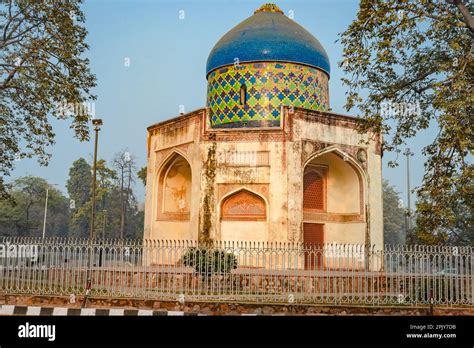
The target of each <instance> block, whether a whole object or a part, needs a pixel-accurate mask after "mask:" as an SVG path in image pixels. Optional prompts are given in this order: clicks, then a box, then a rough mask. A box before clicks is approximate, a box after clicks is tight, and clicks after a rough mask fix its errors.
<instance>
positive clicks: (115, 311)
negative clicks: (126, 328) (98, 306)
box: [109, 308, 123, 316]
mask: <svg viewBox="0 0 474 348" xmlns="http://www.w3.org/2000/svg"><path fill="white" fill-rule="evenodd" d="M116 315H123V309H118V308H112V309H110V310H109V316H116Z"/></svg>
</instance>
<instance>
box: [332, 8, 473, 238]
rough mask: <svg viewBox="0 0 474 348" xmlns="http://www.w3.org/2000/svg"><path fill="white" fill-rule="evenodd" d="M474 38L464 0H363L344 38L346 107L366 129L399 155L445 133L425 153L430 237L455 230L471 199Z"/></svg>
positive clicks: (424, 210) (422, 225)
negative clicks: (459, 211) (419, 138)
mask: <svg viewBox="0 0 474 348" xmlns="http://www.w3.org/2000/svg"><path fill="white" fill-rule="evenodd" d="M471 12H472V11H471ZM473 35H474V22H473V17H472V15H471V13H470V11H469V9H468V4H466V3H464V2H463V1H460V0H452V1H446V0H384V1H381V0H377V1H373V0H361V2H360V8H359V11H358V14H357V18H356V20H355V21H354V22H353V23H351V25H350V26H349V28H348V29H347V30H346V31H345V32H344V33H342V34H341V42H342V44H343V46H344V52H343V61H342V62H341V66H342V68H343V70H344V71H345V72H346V73H347V74H348V77H347V78H344V79H343V82H344V83H345V84H346V85H347V86H348V93H347V103H346V108H347V109H348V110H351V109H352V108H358V109H359V110H360V113H361V119H362V120H363V122H360V127H359V128H360V131H361V132H367V131H372V132H374V131H375V132H378V133H381V134H382V135H385V136H384V144H383V145H384V149H385V150H387V151H395V152H396V153H398V152H400V151H401V147H402V146H403V145H404V144H405V143H406V140H407V139H409V138H411V137H414V136H416V135H417V134H419V132H420V131H421V130H424V129H427V128H428V127H429V126H431V125H434V126H435V127H436V128H437V129H438V132H437V134H436V137H435V139H434V140H433V141H432V142H431V143H429V144H428V145H427V146H426V147H424V148H423V155H424V156H426V159H427V160H426V163H425V173H424V176H423V181H422V184H421V186H420V187H419V188H418V190H417V191H418V196H419V197H421V198H422V203H421V205H419V206H418V212H417V214H418V216H419V221H417V228H419V229H421V230H424V232H425V233H430V229H432V227H433V226H438V227H445V228H450V227H452V226H453V224H455V219H454V216H455V214H456V213H455V210H454V205H455V203H456V202H457V200H458V198H459V196H463V195H464V196H465V195H466V194H465V193H463V192H460V191H459V190H461V191H462V190H466V189H467V187H471V188H472V185H471V186H469V185H470V184H469V182H471V181H472V175H473V165H472V163H470V162H469V154H472V153H473V129H474V126H473V119H474V117H473V105H474V84H473V77H474V44H473ZM390 165H396V161H393V162H391V163H390ZM471 204H472V201H471Z"/></svg>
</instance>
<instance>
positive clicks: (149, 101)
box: [12, 0, 436, 201]
mask: <svg viewBox="0 0 474 348" xmlns="http://www.w3.org/2000/svg"><path fill="white" fill-rule="evenodd" d="M264 2H266V1H265V0H260V1H254V0H187V1H171V0H169V1H167V0H89V1H88V0H86V3H85V4H84V5H83V11H84V13H85V16H86V28H87V30H88V31H89V36H88V38H87V41H88V43H89V45H90V50H89V52H87V57H88V58H89V59H90V61H91V70H92V72H93V73H94V74H95V75H96V76H97V82H98V86H97V87H96V89H95V91H94V93H95V94H96V95H97V97H98V98H97V101H96V102H95V112H96V117H99V118H102V119H103V120H104V126H103V129H102V131H101V133H100V140H99V142H100V144H99V157H100V158H105V159H107V160H109V161H110V160H111V159H112V157H113V155H114V154H115V152H117V151H119V150H122V149H128V151H129V152H130V153H131V154H133V155H134V156H136V157H137V161H138V165H139V167H141V166H144V165H146V127H147V126H149V125H151V124H153V123H156V122H159V121H162V120H165V119H167V118H171V117H174V116H176V115H178V113H179V106H180V105H184V107H185V111H186V112H189V111H192V110H195V109H198V108H201V107H204V106H205V101H206V76H205V67H206V60H207V56H208V54H209V52H210V50H211V49H212V47H213V46H214V44H215V43H216V42H217V40H218V39H219V38H220V37H221V36H222V35H223V34H225V33H226V32H227V31H228V30H230V29H231V28H232V27H234V26H235V25H237V24H238V23H239V22H241V21H242V20H244V19H245V18H247V17H249V16H251V15H252V14H253V11H254V10H255V9H257V8H258V7H260V5H262V4H263V3H264ZM275 3H276V4H277V5H278V6H279V7H280V8H281V9H282V10H283V11H284V12H285V14H287V15H289V14H290V11H292V12H291V13H292V14H293V16H294V20H295V21H296V22H298V23H299V24H300V25H302V26H303V27H305V28H306V29H307V30H308V31H309V32H311V33H312V34H313V35H314V36H316V37H317V38H318V40H319V41H320V42H321V44H322V45H323V46H324V48H325V49H326V51H327V53H328V55H329V58H330V61H331V80H330V102H331V107H332V109H333V111H334V112H340V113H346V111H345V110H344V107H343V105H344V103H345V95H344V93H345V88H344V87H343V86H342V84H341V81H340V79H341V77H343V74H342V71H341V69H340V68H339V67H338V66H337V62H338V61H340V60H341V57H342V46H341V44H340V43H336V42H335V41H336V40H337V39H338V34H339V33H341V32H343V31H344V30H345V29H346V28H347V26H348V25H349V24H350V23H351V22H352V21H353V20H354V18H355V16H356V14H357V9H358V1H356V0H337V1H336V0H294V1H293V0H287V1H275ZM182 11H184V12H182ZM183 14H184V18H182V17H183ZM180 17H181V18H180ZM126 62H129V63H130V64H129V66H127V64H126ZM53 124H54V127H55V128H54V129H55V132H56V145H55V146H54V147H52V148H51V149H50V151H51V153H52V155H53V156H52V159H51V161H50V164H49V166H48V167H41V166H40V165H39V164H38V163H37V162H36V161H35V160H33V159H25V160H21V161H19V162H16V169H15V171H14V172H13V175H12V178H16V177H19V176H23V175H38V176H42V177H44V178H46V179H47V180H48V181H49V182H51V183H55V184H58V185H59V186H58V187H59V188H60V189H61V190H62V191H63V192H66V189H65V183H66V180H67V177H68V171H69V168H70V166H71V164H72V162H73V161H74V160H76V159H77V158H79V157H84V158H86V159H88V160H91V159H92V152H93V143H92V142H90V143H81V142H79V141H78V140H77V139H75V138H74V137H73V132H72V131H71V129H69V124H67V123H66V122H64V121H57V122H53ZM435 132H436V129H434V128H431V129H429V130H427V131H425V132H423V133H420V134H419V135H418V136H417V137H416V138H414V139H412V140H411V141H409V142H408V145H409V146H410V148H411V149H412V151H413V152H414V153H415V155H414V157H413V158H412V160H411V169H412V175H411V182H412V186H415V185H419V184H420V183H421V178H422V175H423V163H424V158H423V156H422V154H421V149H422V147H423V146H425V145H426V144H428V143H429V142H430V140H431V139H433V137H434V134H435ZM394 158H395V156H394V155H393V154H389V153H386V154H384V158H383V163H384V164H383V176H384V178H385V179H388V180H389V181H390V183H391V184H392V185H395V186H396V188H397V190H398V191H399V192H401V193H402V195H403V196H402V197H403V200H404V201H406V174H405V173H406V164H405V160H404V158H403V159H402V161H400V166H399V167H397V168H393V169H392V168H388V167H387V162H388V161H389V160H393V159H394ZM136 187H137V191H138V196H139V197H138V198H139V200H140V201H143V198H144V189H143V185H142V184H141V183H140V182H137V185H136Z"/></svg>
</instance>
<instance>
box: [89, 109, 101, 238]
mask: <svg viewBox="0 0 474 348" xmlns="http://www.w3.org/2000/svg"><path fill="white" fill-rule="evenodd" d="M92 124H93V125H94V126H95V127H94V130H95V144H94V166H93V174H92V213H91V229H90V234H89V238H90V239H91V240H92V239H94V237H95V235H94V224H95V188H96V173H97V145H98V143H99V131H100V126H102V124H103V122H102V120H101V119H100V118H95V119H93V120H92Z"/></svg>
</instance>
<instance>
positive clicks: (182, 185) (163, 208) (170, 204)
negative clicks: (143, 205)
mask: <svg viewBox="0 0 474 348" xmlns="http://www.w3.org/2000/svg"><path fill="white" fill-rule="evenodd" d="M191 187H192V173H191V166H190V165H189V162H188V161H187V160H186V159H185V158H184V157H183V156H182V155H180V154H179V153H177V152H175V153H173V154H172V155H171V156H170V157H169V158H168V159H167V160H166V162H165V164H164V165H163V166H162V168H161V170H160V174H159V175H158V195H157V197H158V202H157V207H158V209H157V210H158V214H157V218H158V220H189V218H190V211H191Z"/></svg>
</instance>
